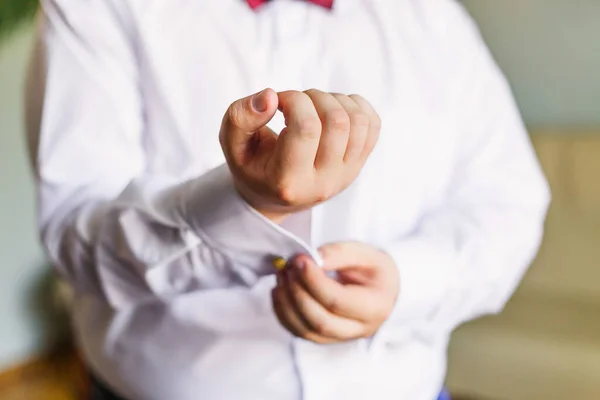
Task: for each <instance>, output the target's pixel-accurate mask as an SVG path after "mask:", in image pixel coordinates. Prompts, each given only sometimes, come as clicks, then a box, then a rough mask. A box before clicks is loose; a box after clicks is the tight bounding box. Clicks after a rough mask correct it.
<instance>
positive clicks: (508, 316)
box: [448, 129, 600, 400]
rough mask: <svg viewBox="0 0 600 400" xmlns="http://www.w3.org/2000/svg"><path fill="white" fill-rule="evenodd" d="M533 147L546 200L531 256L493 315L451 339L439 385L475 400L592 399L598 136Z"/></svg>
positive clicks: (561, 137)
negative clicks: (538, 242)
mask: <svg viewBox="0 0 600 400" xmlns="http://www.w3.org/2000/svg"><path fill="white" fill-rule="evenodd" d="M533 140H534V144H535V147H536V150H537V151H538V155H539V157H540V160H541V163H542V165H543V167H544V170H545V172H546V174H547V177H548V179H549V181H550V185H551V187H552V191H553V198H554V200H553V204H552V207H551V210H550V213H549V217H548V221H547V231H546V237H545V240H544V243H543V245H542V249H541V252H540V255H539V257H538V259H537V261H536V262H535V263H534V265H533V266H532V268H531V269H530V271H529V273H528V275H527V276H526V278H525V280H524V282H523V284H522V285H521V287H520V288H519V289H518V291H517V293H516V294H515V296H514V297H513V299H512V300H511V302H510V303H509V304H508V306H507V307H506V310H505V311H504V312H503V313H502V314H501V315H500V316H496V317H490V318H484V319H482V320H479V321H476V322H473V323H471V324H468V325H466V326H465V327H463V328H461V329H459V330H458V331H457V332H456V333H455V335H454V337H453V341H452V344H451V350H450V370H449V379H448V382H449V385H450V387H451V388H452V389H453V391H454V392H456V393H463V394H466V395H468V396H472V397H474V398H477V399H482V400H487V399H491V400H495V399H498V400H538V399H539V400H600V129H598V130H597V131H596V132H594V131H568V132H566V131H565V132H562V131H537V132H534V133H533Z"/></svg>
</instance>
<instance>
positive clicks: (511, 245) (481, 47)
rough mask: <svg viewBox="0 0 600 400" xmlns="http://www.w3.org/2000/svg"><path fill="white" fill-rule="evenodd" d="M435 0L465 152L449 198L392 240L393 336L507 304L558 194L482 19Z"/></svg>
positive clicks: (431, 332)
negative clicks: (478, 23) (396, 290)
mask: <svg viewBox="0 0 600 400" xmlns="http://www.w3.org/2000/svg"><path fill="white" fill-rule="evenodd" d="M434 3H435V7H438V6H439V7H438V9H437V10H436V12H443V18H442V20H439V21H437V23H438V25H444V26H445V30H444V32H443V35H441V36H443V37H444V40H446V44H447V46H446V47H447V49H448V57H451V58H449V59H452V60H453V61H452V62H451V63H450V62H449V63H448V65H452V64H454V65H457V66H456V68H452V67H451V66H449V67H448V68H449V72H450V73H449V76H448V77H447V80H448V82H449V85H450V87H451V91H452V92H453V93H455V94H454V95H453V106H452V109H453V110H454V109H455V110H457V115H456V121H457V123H456V126H457V127H458V128H457V132H456V133H455V134H456V136H457V142H458V143H459V144H458V152H457V155H456V162H455V165H454V171H453V175H452V176H453V178H452V182H451V184H450V185H449V190H448V192H447V196H446V198H445V200H444V201H443V202H442V204H441V205H440V206H439V207H436V208H434V209H432V210H429V212H428V214H427V215H425V216H424V217H423V218H422V219H421V221H420V223H419V224H418V226H417V228H416V229H415V230H414V231H413V232H411V233H410V234H409V235H407V236H405V237H399V238H396V239H395V240H394V241H393V242H392V243H391V244H389V246H387V248H386V250H387V251H388V252H389V253H390V254H391V255H392V257H393V258H394V260H395V262H396V264H397V267H398V268H399V272H400V274H399V276H400V294H399V297H398V300H397V303H396V308H395V310H394V311H393V314H392V316H391V317H390V318H389V320H388V322H387V323H386V324H384V327H383V328H382V335H391V337H392V338H393V337H396V338H399V337H401V336H402V335H406V334H409V335H411V334H417V335H420V336H422V337H428V336H429V337H436V336H438V335H439V333H440V331H441V332H449V331H451V330H452V329H454V328H455V327H456V326H457V325H459V324H460V323H462V322H465V321H467V320H470V319H473V318H476V317H478V316H482V315H484V314H489V313H497V312H499V311H500V310H502V308H503V306H504V304H505V302H506V301H507V300H508V298H509V297H510V296H511V294H512V293H513V291H514V290H515V288H516V287H517V285H518V283H519V281H520V280H521V278H522V276H523V274H524V273H525V271H526V269H527V267H528V266H529V264H530V262H531V261H532V259H533V258H534V256H535V254H536V252H537V250H538V247H539V245H540V242H541V238H542V234H543V226H544V220H545V216H546V211H547V208H548V205H549V201H550V193H549V189H548V185H547V183H546V180H545V177H544V176H543V173H542V172H541V169H540V167H539V164H538V162H537V159H536V156H535V152H534V150H533V148H532V145H531V143H530V140H529V137H528V134H527V132H526V129H525V127H524V125H523V123H522V121H521V118H520V115H519V112H518V110H517V108H516V106H515V102H514V100H513V97H512V94H511V91H510V88H509V85H508V83H507V82H506V80H505V79H504V77H503V75H502V73H501V72H500V71H499V69H498V67H497V66H496V64H495V62H494V60H493V59H492V57H491V55H490V53H489V51H488V50H487V47H486V46H485V44H484V43H483V41H482V39H481V38H480V36H479V34H478V32H477V29H476V27H475V25H474V24H473V22H472V20H471V19H470V18H469V17H468V15H467V14H466V12H465V11H464V10H463V9H462V8H461V7H460V6H459V5H458V4H457V3H456V2H455V1H443V2H440V3H439V4H438V2H434ZM443 4H446V6H443ZM440 8H441V9H440Z"/></svg>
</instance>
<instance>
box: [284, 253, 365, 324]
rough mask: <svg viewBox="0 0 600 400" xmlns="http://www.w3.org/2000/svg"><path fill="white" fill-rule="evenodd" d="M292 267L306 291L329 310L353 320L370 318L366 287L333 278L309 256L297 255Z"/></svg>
mask: <svg viewBox="0 0 600 400" xmlns="http://www.w3.org/2000/svg"><path fill="white" fill-rule="evenodd" d="M302 260H304V261H302ZM303 262H304V263H303ZM290 268H291V269H290V271H292V273H295V274H296V277H297V280H298V281H299V282H300V283H301V284H302V286H303V287H304V289H305V290H306V292H307V293H309V294H310V296H311V297H312V298H313V299H314V300H315V301H316V302H317V303H319V304H320V305H321V307H323V308H324V309H326V310H327V311H328V312H330V313H332V314H334V315H337V316H340V317H343V318H348V319H351V320H357V321H365V320H367V319H368V309H366V307H365V306H367V305H368V304H367V303H365V301H364V299H365V298H366V297H368V296H367V293H366V292H367V291H366V290H365V288H363V287H361V286H358V285H344V284H342V283H340V282H338V281H336V280H335V279H331V278H330V277H328V276H327V275H326V274H325V272H324V271H323V270H322V269H321V268H319V267H318V266H317V265H315V264H314V263H313V262H312V261H311V260H310V259H309V258H308V257H306V258H304V256H299V257H297V258H296V259H294V260H293V262H292V266H291V267H290Z"/></svg>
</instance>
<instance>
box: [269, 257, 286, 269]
mask: <svg viewBox="0 0 600 400" xmlns="http://www.w3.org/2000/svg"><path fill="white" fill-rule="evenodd" d="M271 264H273V268H275V269H276V270H277V271H283V270H284V269H285V267H286V266H287V261H286V259H285V258H283V257H275V258H274V259H273V260H272V261H271Z"/></svg>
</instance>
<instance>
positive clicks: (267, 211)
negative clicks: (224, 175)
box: [235, 182, 291, 225]
mask: <svg viewBox="0 0 600 400" xmlns="http://www.w3.org/2000/svg"><path fill="white" fill-rule="evenodd" d="M235 188H236V190H237V192H238V194H239V195H240V197H241V198H242V199H243V200H244V201H245V202H246V203H247V204H248V205H249V206H250V207H252V208H253V209H254V210H256V211H257V212H258V213H259V214H261V215H262V216H263V217H265V218H267V219H268V220H270V221H271V222H273V223H275V224H278V225H279V224H281V223H282V222H283V221H285V219H286V218H287V217H289V216H290V214H291V212H289V211H287V210H281V209H280V208H281V207H277V206H271V205H269V204H268V202H266V201H264V200H263V199H260V198H259V196H256V195H253V194H252V193H251V192H250V191H249V190H246V189H245V188H244V187H243V185H239V184H238V183H237V182H236V184H235Z"/></svg>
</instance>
